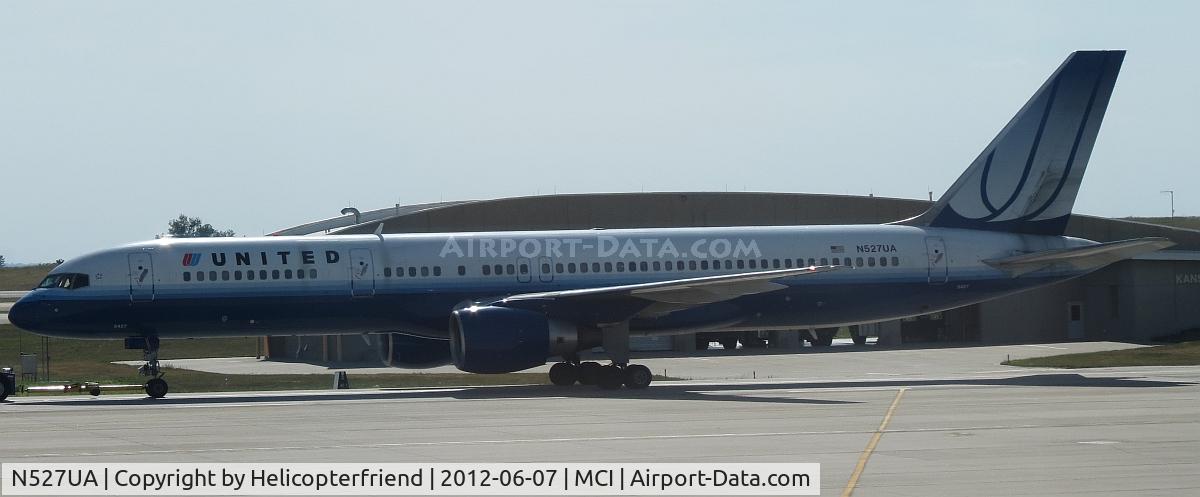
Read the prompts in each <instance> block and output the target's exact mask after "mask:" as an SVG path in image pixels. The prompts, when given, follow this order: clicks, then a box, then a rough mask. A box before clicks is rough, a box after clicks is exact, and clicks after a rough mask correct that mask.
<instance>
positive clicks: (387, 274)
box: [383, 267, 392, 278]
mask: <svg viewBox="0 0 1200 497" xmlns="http://www.w3.org/2000/svg"><path fill="white" fill-rule="evenodd" d="M383 277H384V278H391V277H392V268H390V267H385V268H383Z"/></svg>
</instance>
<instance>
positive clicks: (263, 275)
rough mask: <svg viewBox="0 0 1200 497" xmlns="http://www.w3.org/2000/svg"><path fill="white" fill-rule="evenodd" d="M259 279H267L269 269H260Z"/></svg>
mask: <svg viewBox="0 0 1200 497" xmlns="http://www.w3.org/2000/svg"><path fill="white" fill-rule="evenodd" d="M258 279H260V280H265V279H267V270H266V269H260V270H259V271H258Z"/></svg>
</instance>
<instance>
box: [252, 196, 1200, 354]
mask: <svg viewBox="0 0 1200 497" xmlns="http://www.w3.org/2000/svg"><path fill="white" fill-rule="evenodd" d="M930 205H931V203H930V202H927V201H923V200H907V199H894V198H881V197H860V196H849V195H815V194H793V193H748V192H736V193H733V192H726V193H714V192H704V193H615V194H614V193H595V194H567V195H542V196H531V197H514V198H501V199H493V200H474V201H457V202H438V203H430V204H419V205H407V206H404V205H396V206H394V207H389V208H385V209H379V210H373V211H367V212H359V211H357V210H354V209H346V210H344V211H343V215H342V216H339V217H334V218H330V219H326V220H321V221H314V222H311V223H307V224H303V225H300V226H296V227H293V228H288V229H284V230H280V231H278V232H276V233H273V235H310V234H335V235H336V234H362V233H366V234H370V233H374V232H376V230H378V229H380V227H381V225H382V232H383V233H437V232H471V231H509V230H556V229H593V228H608V229H617V228H651V227H703V226H710V227H717V226H792V225H819V224H870V223H886V222H891V221H897V220H901V219H906V218H909V217H913V216H916V215H918V214H920V213H922V212H924V211H925V210H926V209H927V208H928V207H929V206H930ZM1066 234H1067V235H1068V236H1075V237H1079V238H1086V239H1089V240H1095V241H1099V242H1107V241H1117V240H1126V239H1131V238H1141V237H1164V238H1168V239H1170V240H1172V241H1173V242H1175V243H1176V245H1175V246H1174V247H1171V248H1170V249H1168V250H1163V251H1159V252H1155V253H1150V254H1146V255H1142V256H1139V257H1136V258H1134V259H1131V260H1125V261H1121V262H1117V263H1115V264H1113V265H1111V266H1108V267H1106V268H1104V269H1101V270H1099V271H1096V272H1094V273H1091V274H1088V275H1086V276H1083V277H1081V278H1077V279H1074V280H1070V281H1066V282H1062V283H1058V284H1055V285H1051V286H1047V287H1043V288H1039V289H1036V290H1032V291H1028V292H1024V293H1020V294H1016V295H1012V296H1008V297H1004V298H1000V299H996V300H992V301H989V302H984V303H981V304H976V305H971V306H967V307H962V308H958V309H954V310H951V311H947V312H943V313H936V314H932V315H928V316H919V317H914V318H908V319H904V320H899V321H890V322H882V323H869V324H864V325H862V326H861V327H860V329H861V330H862V331H863V332H865V333H867V334H870V335H873V336H877V337H878V339H877V343H880V344H887V345H900V344H913V343H930V342H957V343H983V344H998V343H1036V342H1055V341H1068V340H1118V341H1145V340H1150V339H1153V338H1155V337H1159V336H1165V335H1170V334H1174V333H1178V332H1180V331H1184V330H1188V329H1193V328H1200V231H1197V230H1189V229H1180V228H1172V227H1167V226H1161V225H1155V224H1146V223H1139V222H1133V221H1127V220H1119V219H1106V218H1100V217H1093V216H1081V215H1072V217H1071V220H1070V223H1069V224H1068V226H1067V233H1066ZM946 249H947V252H948V253H949V254H950V255H951V257H953V251H954V247H947V248H946ZM806 333H808V330H796V331H793V332H780V331H773V332H770V333H764V334H763V335H764V336H765V337H767V344H768V345H769V346H772V347H785V348H787V347H790V348H795V347H798V346H800V345H801V344H802V340H801V339H800V337H803V336H805V335H803V334H806ZM633 345H634V348H640V349H643V350H648V349H650V350H676V351H688V350H695V348H696V346H697V343H696V340H695V339H693V338H692V337H690V336H689V337H653V338H651V337H646V338H641V339H638V341H637V342H636V343H634V344H633ZM745 345H746V344H745V343H743V346H745ZM390 347H391V345H390V341H389V340H388V337H387V336H386V335H384V336H363V337H355V336H328V337H271V338H269V339H267V341H266V346H265V351H266V355H267V356H268V357H272V358H277V359H285V360H303V361H314V362H355V363H364V362H365V363H378V362H380V361H383V362H386V361H387V360H388V359H387V358H389V357H391V354H390V353H388V351H389V350H390Z"/></svg>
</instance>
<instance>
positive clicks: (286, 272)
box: [283, 269, 292, 280]
mask: <svg viewBox="0 0 1200 497" xmlns="http://www.w3.org/2000/svg"><path fill="white" fill-rule="evenodd" d="M283 279H285V280H290V279H292V270H291V269H284V270H283Z"/></svg>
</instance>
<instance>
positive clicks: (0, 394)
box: [0, 381, 12, 402]
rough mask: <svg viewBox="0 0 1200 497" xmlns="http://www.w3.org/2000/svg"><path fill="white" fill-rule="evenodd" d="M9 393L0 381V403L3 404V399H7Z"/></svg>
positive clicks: (6, 386)
mask: <svg viewBox="0 0 1200 497" xmlns="http://www.w3.org/2000/svg"><path fill="white" fill-rule="evenodd" d="M11 393H12V392H9V391H8V385H6V384H5V383H4V382H3V381H0V402H4V399H7V398H8V396H9V394H11Z"/></svg>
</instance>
